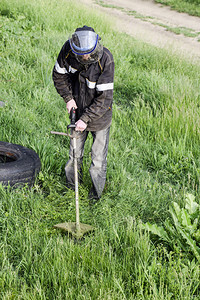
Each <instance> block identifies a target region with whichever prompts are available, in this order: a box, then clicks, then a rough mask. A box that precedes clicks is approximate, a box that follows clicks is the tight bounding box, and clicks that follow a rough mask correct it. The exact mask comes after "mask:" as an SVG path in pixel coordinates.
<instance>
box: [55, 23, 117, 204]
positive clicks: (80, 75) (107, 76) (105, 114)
mask: <svg viewBox="0 0 200 300" xmlns="http://www.w3.org/2000/svg"><path fill="white" fill-rule="evenodd" d="M53 81H54V85H55V88H56V90H57V92H58V93H59V94H60V96H61V97H62V98H63V99H64V101H65V102H66V107H67V111H68V113H70V111H71V109H72V108H73V107H74V108H75V109H76V129H75V130H76V132H77V135H78V138H77V160H78V170H79V174H81V170H82V161H83V154H84V144H85V141H86V139H87V136H88V133H89V132H91V134H92V136H93V144H92V148H91V158H92V163H91V166H90V176H91V179H92V189H91V191H90V193H89V198H90V199H99V198H100V197H101V194H102V192H103V189H104V186H105V182H106V170H107V151H108V142H109V130H110V125H111V119H112V101H113V81H114V61H113V56H112V54H111V53H110V51H109V50H108V49H107V48H105V47H103V46H102V45H101V43H100V37H99V35H98V34H96V33H95V31H94V29H93V28H91V27H88V26H83V27H81V28H77V29H76V31H75V32H74V33H73V34H72V37H71V38H70V39H69V40H67V41H66V43H65V44H64V45H63V47H62V49H61V51H60V53H59V55H58V59H57V62H56V64H55V66H54V69H53ZM72 149H73V148H72V144H71V143H70V151H69V160H68V162H67V164H66V167H65V173H66V179H67V186H73V185H74V169H73V152H72ZM79 179H80V180H81V175H80V176H79Z"/></svg>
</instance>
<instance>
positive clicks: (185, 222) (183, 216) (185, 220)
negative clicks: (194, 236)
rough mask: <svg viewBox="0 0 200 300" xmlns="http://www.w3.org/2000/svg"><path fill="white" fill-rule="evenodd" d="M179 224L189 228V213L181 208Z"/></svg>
mask: <svg viewBox="0 0 200 300" xmlns="http://www.w3.org/2000/svg"><path fill="white" fill-rule="evenodd" d="M181 219H182V222H181V225H182V226H184V227H186V228H188V229H190V227H191V219H190V215H189V214H188V212H187V211H186V210H185V209H182V210H181Z"/></svg>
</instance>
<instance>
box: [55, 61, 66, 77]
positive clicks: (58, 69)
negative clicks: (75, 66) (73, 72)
mask: <svg viewBox="0 0 200 300" xmlns="http://www.w3.org/2000/svg"><path fill="white" fill-rule="evenodd" d="M55 69H56V71H57V72H58V73H60V74H67V73H68V72H67V70H66V68H61V67H60V65H59V63H58V61H56V64H55Z"/></svg>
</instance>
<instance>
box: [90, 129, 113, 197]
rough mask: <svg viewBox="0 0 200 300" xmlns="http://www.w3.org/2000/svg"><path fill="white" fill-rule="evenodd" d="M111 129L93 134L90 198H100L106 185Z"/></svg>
mask: <svg viewBox="0 0 200 300" xmlns="http://www.w3.org/2000/svg"><path fill="white" fill-rule="evenodd" d="M109 132H110V127H109V128H106V129H103V130H100V131H95V132H91V133H92V136H93V144H92V149H91V158H92V163H91V166H90V176H91V179H92V184H93V187H92V189H91V191H90V198H92V196H94V198H100V197H101V194H102V192H103V189H104V186H105V183H106V171H107V153H108V143H109Z"/></svg>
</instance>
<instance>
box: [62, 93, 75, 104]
mask: <svg viewBox="0 0 200 300" xmlns="http://www.w3.org/2000/svg"><path fill="white" fill-rule="evenodd" d="M63 99H64V101H65V103H67V102H69V101H70V100H72V99H73V97H72V96H70V95H69V96H65V97H63Z"/></svg>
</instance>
